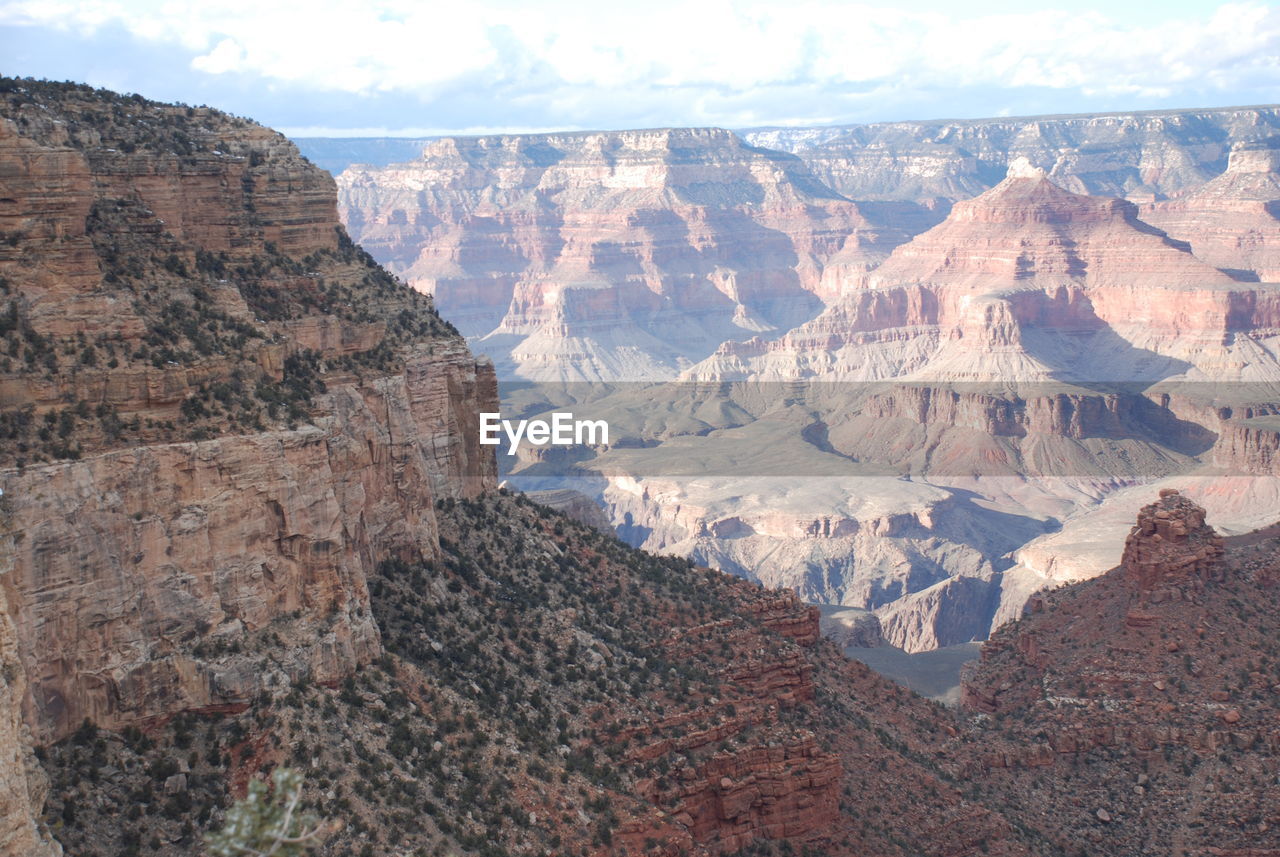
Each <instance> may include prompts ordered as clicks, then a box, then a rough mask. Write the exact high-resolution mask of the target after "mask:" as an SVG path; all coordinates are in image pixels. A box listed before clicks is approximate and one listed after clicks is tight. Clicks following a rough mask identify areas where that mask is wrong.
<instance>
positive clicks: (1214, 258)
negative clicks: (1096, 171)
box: [1142, 138, 1280, 283]
mask: <svg viewBox="0 0 1280 857" xmlns="http://www.w3.org/2000/svg"><path fill="white" fill-rule="evenodd" d="M1142 219H1143V220H1145V221H1147V222H1148V223H1151V224H1154V225H1155V226H1158V227H1160V228H1161V229H1163V230H1165V231H1166V232H1168V233H1169V234H1170V235H1171V236H1173V237H1174V238H1179V239H1181V240H1183V241H1186V242H1187V243H1188V244H1190V245H1191V249H1192V252H1194V253H1195V254H1196V255H1197V256H1198V257H1200V258H1201V259H1203V260H1205V261H1206V262H1208V263H1209V264H1211V265H1215V266H1217V267H1219V268H1222V269H1223V270H1225V271H1228V272H1229V273H1231V274H1232V275H1233V276H1235V277H1237V278H1239V279H1245V280H1261V281H1262V282H1264V283H1275V282H1280V140H1278V139H1276V138H1272V139H1269V140H1264V141H1260V142H1258V143H1254V144H1237V146H1236V147H1235V148H1234V149H1232V150H1231V156H1230V160H1229V161H1228V163H1227V170H1226V172H1225V173H1223V174H1222V175H1220V176H1218V177H1217V178H1215V179H1213V180H1212V181H1209V182H1206V183H1205V184H1203V185H1200V186H1199V187H1195V188H1192V189H1190V190H1188V191H1187V192H1186V193H1184V194H1180V195H1178V196H1177V197H1175V198H1174V199H1170V200H1167V201H1163V202H1157V203H1151V204H1148V205H1144V206H1143V209H1142Z"/></svg>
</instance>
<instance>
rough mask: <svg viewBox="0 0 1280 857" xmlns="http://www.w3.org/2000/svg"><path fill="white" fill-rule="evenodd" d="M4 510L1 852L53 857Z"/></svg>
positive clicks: (0, 533) (57, 851) (0, 553)
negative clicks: (26, 714) (26, 706)
mask: <svg viewBox="0 0 1280 857" xmlns="http://www.w3.org/2000/svg"><path fill="white" fill-rule="evenodd" d="M6 511H7V510H6V509H5V508H0V854H4V855H6V857H7V855H14V857H17V855H24V857H56V855H61V854H62V848H61V847H60V846H59V845H58V844H57V842H55V841H54V840H53V838H52V837H51V836H49V833H48V831H47V830H46V829H45V827H44V824H43V823H42V822H41V820H40V813H41V810H42V809H43V807H44V801H45V793H46V791H47V789H48V777H47V776H46V775H45V772H44V771H43V770H42V769H41V768H40V767H39V765H38V764H37V762H36V759H35V756H34V755H33V753H32V744H31V734H30V730H29V729H28V727H27V724H26V721H25V720H24V719H23V716H22V702H23V698H24V696H25V695H26V689H27V681H26V673H25V671H24V669H23V665H22V660H21V658H20V657H19V654H18V639H17V635H16V634H15V632H14V627H13V621H12V620H11V619H10V618H9V592H10V591H11V590H12V580H11V579H10V572H11V571H12V567H11V566H12V559H11V558H12V546H13V531H12V529H11V525H10V523H9V521H8V517H7V514H6Z"/></svg>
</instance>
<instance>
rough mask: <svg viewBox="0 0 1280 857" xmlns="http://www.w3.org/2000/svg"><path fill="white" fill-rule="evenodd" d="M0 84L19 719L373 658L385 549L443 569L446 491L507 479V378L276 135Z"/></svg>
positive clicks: (285, 679) (225, 120)
mask: <svg viewBox="0 0 1280 857" xmlns="http://www.w3.org/2000/svg"><path fill="white" fill-rule="evenodd" d="M0 99H2V100H0V175H2V176H3V182H4V188H5V193H4V194H3V197H4V198H3V200H2V201H0V225H2V228H3V229H4V232H5V235H6V241H4V242H3V244H0V291H3V295H2V296H0V304H3V306H4V308H5V311H4V316H3V318H4V322H3V325H2V333H3V336H4V345H5V348H4V354H5V356H4V357H2V358H0V431H2V432H3V436H4V437H5V442H4V444H3V446H0V456H2V462H0V463H2V464H3V467H4V469H3V470H0V487H2V488H3V492H4V500H5V501H6V503H7V504H8V505H7V518H8V525H9V526H11V527H12V531H13V533H14V534H15V535H14V538H13V539H12V540H9V541H7V542H6V544H5V546H4V547H5V557H4V560H5V568H6V571H5V574H4V575H3V586H4V590H5V594H6V610H5V616H4V622H5V625H4V627H5V628H6V629H12V633H13V638H12V642H13V645H14V646H16V656H17V663H18V664H20V669H19V668H18V667H16V666H14V664H10V665H9V666H10V667H11V668H13V669H14V670H16V673H15V675H16V676H18V677H20V678H21V681H18V680H17V679H16V678H15V679H14V681H13V682H10V683H9V684H8V685H7V689H6V692H7V693H8V694H9V695H10V696H11V697H16V696H20V698H21V703H22V704H21V710H22V714H23V720H24V722H25V724H26V728H28V729H29V730H30V731H31V732H32V733H33V734H34V737H35V740H36V741H38V742H40V743H45V742H48V741H50V740H56V739H59V738H62V737H65V736H67V735H68V734H70V733H71V732H72V731H73V730H75V729H76V728H77V727H78V726H80V725H81V724H82V723H83V722H85V721H92V722H94V723H95V724H97V725H99V726H104V727H110V728H115V729H119V728H123V727H126V726H146V725H148V724H152V723H156V722H161V721H164V720H166V719H167V718H169V717H171V716H173V715H174V713H175V712H179V711H184V710H186V711H192V710H233V709H237V708H243V707H244V706H245V705H246V704H247V702H248V701H249V700H250V699H252V698H253V697H254V696H255V695H256V694H258V693H259V692H261V691H264V690H266V689H267V688H269V687H272V686H274V685H287V684H288V683H289V682H290V681H304V680H305V681H329V682H332V681H337V680H338V679H340V678H342V677H343V676H345V675H348V674H350V673H351V672H352V671H353V670H354V669H355V668H356V667H357V666H358V665H360V664H363V663H367V662H368V661H370V660H371V659H373V658H374V657H376V656H377V655H378V653H379V652H380V651H381V647H380V642H379V632H378V628H377V626H376V624H375V623H374V621H373V619H372V617H371V615H370V609H369V596H368V590H367V583H366V581H367V578H368V575H369V574H371V573H372V570H373V568H374V566H375V564H376V563H377V562H378V561H380V560H382V559H384V558H385V557H387V556H389V555H399V556H406V557H421V556H433V555H435V554H436V552H437V551H438V549H439V548H438V544H437V541H436V521H435V517H434V512H433V506H434V502H435V500H437V499H439V498H442V497H459V496H471V495H473V494H475V493H478V492H480V491H483V490H486V489H490V488H492V487H493V485H494V483H495V479H494V476H495V473H494V466H493V462H492V459H491V457H488V456H485V455H483V454H482V453H481V450H480V447H479V445H478V431H477V425H478V416H477V412H478V411H479V410H481V409H483V408H484V407H491V405H489V404H488V403H490V402H493V401H494V400H495V399H496V386H495V383H494V377H493V374H492V369H491V368H490V367H489V366H488V365H486V364H478V363H477V362H476V361H475V360H474V359H473V358H472V357H471V355H470V354H469V353H468V352H467V350H466V348H465V346H464V345H463V343H462V341H461V339H460V338H458V337H457V336H456V334H454V333H452V332H451V329H450V328H449V327H448V325H446V324H444V323H442V322H441V321H440V320H439V318H438V317H437V316H436V315H435V313H434V311H433V310H432V309H431V306H430V302H429V301H428V300H427V299H425V298H423V297H422V296H421V295H417V294H415V293H414V292H412V291H411V290H409V289H408V288H407V287H405V286H403V285H401V284H399V283H397V282H396V281H394V280H393V279H392V278H390V277H389V276H388V275H387V274H386V273H385V272H383V271H382V270H380V269H379V268H378V267H377V266H376V265H375V264H374V263H373V262H372V261H371V260H370V259H369V258H368V256H367V255H365V254H364V253H363V252H362V251H360V250H359V249H358V248H356V247H354V245H352V244H351V242H350V241H349V239H348V238H347V237H346V234H345V232H344V231H343V229H342V227H341V225H340V224H339V223H338V220H337V206H336V196H335V190H334V186H333V183H332V180H331V179H330V178H329V177H328V176H326V175H325V174H324V173H321V172H320V171H318V170H316V169H315V168H314V167H311V166H310V165H309V164H307V163H306V162H305V161H304V160H303V159H302V158H301V157H300V156H299V155H298V153H297V150H296V149H295V148H294V147H293V146H292V145H291V144H290V143H288V142H287V141H286V140H285V139H284V138H283V137H281V136H279V135H278V134H276V133H274V132H272V131H269V130H267V129H265V128H262V127H261V126H258V125H255V124H253V123H251V122H247V121H245V120H242V119H237V118H234V117H230V116H227V115H225V114H222V113H219V112H217V111H213V110H209V109H206V108H185V107H180V106H177V107H175V106H171V105H159V104H155V103H152V102H148V101H145V100H143V99H141V98H136V97H133V98H126V97H122V96H118V95H114V94H112V93H106V92H102V91H95V90H92V89H89V88H87V87H77V86H72V85H59V84H46V83H40V82H33V81H13V80H5V81H3V82H2V83H0ZM10 671H11V670H10V669H8V668H7V669H6V676H8V675H9V673H10ZM20 688H25V691H22V690H18V689H20ZM7 710H8V711H10V712H11V711H12V709H7ZM11 750H12V747H11V745H6V752H10V751H11ZM6 770H7V771H8V770H11V769H10V768H8V767H6ZM33 793H34V792H33ZM13 853H27V852H22V851H18V852H13Z"/></svg>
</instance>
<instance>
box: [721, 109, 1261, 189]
mask: <svg viewBox="0 0 1280 857" xmlns="http://www.w3.org/2000/svg"><path fill="white" fill-rule="evenodd" d="M1277 130H1280V110H1277V108H1276V107H1275V106H1274V105H1271V106H1262V107H1232V108H1223V109H1217V110H1160V111H1136V112H1131V113H1103V114H1089V115H1079V116H1028V117H1012V118H1007V119H972V120H960V121H947V120H943V121H934V122H883V123H873V124H868V125H849V126H843V127H835V128H798V129H783V128H777V129H753V130H749V131H745V132H743V136H744V137H745V138H746V139H747V140H748V141H750V142H751V143H753V144H754V145H757V146H768V147H770V148H774V149H782V150H784V151H788V152H792V153H795V154H797V155H799V156H800V157H801V158H802V159H803V160H804V161H805V163H806V164H808V165H809V167H810V169H812V170H813V172H814V173H815V175H817V176H818V178H819V179H821V180H822V181H823V182H825V183H826V184H828V185H830V186H831V187H833V188H835V189H837V190H838V191H840V192H841V193H843V194H845V195H846V196H849V197H851V198H853V199H858V200H863V199H889V200H933V199H936V198H939V197H941V198H944V199H950V200H958V199H968V198H969V197H972V196H977V195H978V194H980V193H982V192H983V191H985V190H987V189H988V188H990V187H992V186H993V185H995V184H997V183H998V182H999V181H1000V180H1001V178H1003V176H1004V174H1005V170H1006V169H1007V167H1008V165H1009V164H1010V163H1012V162H1013V161H1014V160H1015V159H1017V158H1020V157H1021V158H1027V159H1028V160H1029V161H1031V163H1033V164H1034V165H1035V166H1037V167H1040V168H1042V169H1044V170H1046V171H1047V172H1048V173H1049V174H1050V175H1051V176H1053V178H1054V181H1056V182H1057V183H1059V184H1061V185H1063V186H1064V187H1066V188H1068V189H1070V190H1073V191H1076V192H1078V193H1088V194H1096V195H1100V196H1119V197H1125V196H1127V197H1130V198H1132V199H1134V200H1135V201H1141V200H1144V199H1146V200H1149V199H1151V198H1152V197H1153V196H1173V195H1175V194H1177V193H1178V192H1180V191H1184V190H1187V189H1190V188H1193V187H1195V186H1197V185H1200V184H1202V183H1204V182H1205V181H1208V180H1209V179H1211V178H1213V177H1214V176H1216V175H1218V174H1219V173H1221V172H1222V170H1223V169H1224V168H1225V167H1226V162H1227V157H1228V153H1229V152H1230V149H1231V146H1232V144H1233V143H1236V142H1252V141H1257V140H1263V139H1266V138H1267V137H1270V136H1273V135H1275V134H1276V133H1277Z"/></svg>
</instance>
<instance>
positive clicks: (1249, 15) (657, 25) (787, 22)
mask: <svg viewBox="0 0 1280 857" xmlns="http://www.w3.org/2000/svg"><path fill="white" fill-rule="evenodd" d="M939 8H946V7H945V6H939ZM0 24H10V25H14V24H17V25H28V26H42V27H48V28H54V29H60V30H64V31H71V32H75V33H81V34H85V33H93V32H95V31H97V30H99V29H100V28H102V27H105V26H108V25H113V26H117V27H121V28H124V29H125V30H127V31H128V32H130V33H132V34H133V35H134V36H136V37H137V38H140V39H144V40H147V41H151V42H155V43H159V44H167V45H178V46H181V47H182V48H184V49H185V50H187V51H188V52H189V54H190V57H191V58H190V60H189V62H190V66H191V68H193V69H195V70H196V71H198V72H201V73H204V74H208V75H222V74H230V73H242V74H248V75H253V76H258V77H261V78H264V79H265V80H266V81H267V82H268V83H270V82H277V83H282V84H291V85H296V86H302V87H304V88H308V89H311V90H315V91H321V92H333V93H348V94H361V95H368V94H377V93H411V94H413V95H415V96H417V97H419V98H421V99H422V100H424V101H426V102H431V100H432V99H433V98H436V97H439V96H441V94H442V93H447V92H451V91H456V90H459V89H466V90H469V91H484V90H488V92H489V94H490V95H492V94H493V93H494V92H497V91H499V90H500V92H501V98H503V99H506V100H507V101H508V102H510V103H511V104H515V105H522V106H525V107H529V106H533V107H536V106H538V105H542V106H543V107H544V108H545V110H546V112H547V115H548V116H549V117H552V116H554V117H556V118H557V119H558V120H563V119H564V118H566V117H570V116H573V115H583V116H585V114H586V112H587V111H589V110H590V109H591V107H592V105H599V104H601V103H605V102H611V103H613V104H614V105H615V106H616V105H617V103H618V102H619V100H621V99H630V100H633V101H634V102H635V103H637V104H644V103H647V102H648V101H649V99H650V98H651V97H652V96H654V95H655V94H659V95H660V94H662V93H666V94H667V97H671V96H672V94H673V93H677V92H683V93H685V95H684V101H683V104H682V109H683V110H684V111H685V112H686V113H694V114H696V113H698V112H699V111H701V112H703V113H706V114H707V118H708V119H709V120H710V121H712V122H721V123H726V122H733V121H737V122H738V123H739V124H741V123H742V121H743V120H744V119H745V120H746V121H750V119H749V117H750V116H752V115H756V114H760V115H761V117H762V118H769V119H770V121H778V119H779V117H778V116H777V115H776V114H777V111H778V107H777V104H776V102H778V101H780V100H785V97H786V96H785V94H786V93H794V92H800V91H803V92H804V93H807V94H808V95H809V96H812V97H811V98H810V100H811V101H813V100H817V97H818V96H820V95H821V93H823V92H831V93H833V96H832V97H833V99H836V100H838V101H839V103H840V106H839V108H837V109H833V110H832V112H833V113H836V114H838V113H840V112H847V108H848V105H849V104H851V103H856V102H858V101H859V100H860V99H873V98H879V99H885V98H888V97H890V96H904V95H909V94H911V93H918V92H925V91H946V90H956V89H958V88H964V87H975V88H976V87H986V88H995V89H1017V88H1047V89H1050V90H1060V91H1066V90H1070V91H1073V92H1077V93H1081V94H1084V95H1102V96H1114V95H1122V94H1130V95H1135V96H1140V97H1147V98H1161V97H1166V96H1169V95H1171V94H1176V93H1179V92H1182V91H1189V90H1195V91H1197V92H1214V91H1217V92H1224V93H1227V92H1231V91H1232V90H1233V89H1234V88H1238V87H1245V86H1248V87H1251V88H1253V89H1258V88H1260V87H1265V86H1267V85H1272V86H1275V87H1277V91H1280V10H1277V9H1276V8H1274V7H1271V6H1269V5H1264V4H1260V3H1252V2H1246V3H1228V4H1223V5H1221V6H1219V7H1217V8H1216V9H1214V10H1212V11H1211V12H1209V13H1207V14H1201V15H1199V16H1196V15H1186V16H1184V17H1181V18H1169V17H1162V18H1156V19H1153V20H1152V21H1151V22H1147V23H1144V22H1137V23H1133V22H1121V21H1118V20H1116V19H1115V18H1113V17H1110V16H1109V15H1107V14H1104V13H1101V12H1096V11H1093V12H1083V13H1079V12H1072V11H1069V10H1067V9H1054V8H1042V9H1039V10H1029V11H1026V12H1021V13H1018V14H985V15H972V16H967V17H966V16H965V15H963V14H960V13H945V12H904V11H898V10H895V9H893V8H889V7H886V6H876V5H870V4H858V3H838V2H831V0H821V2H819V0H796V2H792V3H787V4H782V3H778V2H776V0H769V2H765V0H707V2H700V3H695V4H688V3H682V2H675V0H650V2H645V3H633V4H627V5H622V4H619V3H601V2H581V0H554V2H544V3H537V4H534V3H529V2H524V3H521V2H518V0H473V2H468V3H457V2H456V0H451V2H448V3H445V2H438V0H435V2H431V1H430V0H428V2H415V0H370V2H363V3H353V2H350V0H310V2H308V3H307V4H306V5H305V7H301V6H294V5H293V4H276V3H263V2H261V0H205V2H189V0H148V2H123V0H121V2H110V0H82V2H65V0H8V2H5V0H0ZM769 93H772V94H773V95H772V96H771V100H772V101H773V102H775V103H774V106H772V107H770V108H768V110H767V111H766V110H765V109H764V108H763V107H761V106H760V105H762V104H764V103H765V96H766V95H768V94H769ZM729 104H732V105H733V107H732V110H729V109H728V108H726V105H729ZM809 109H810V110H811V108H809ZM762 111H763V112H762ZM766 113H767V114H768V115H767V116H766V115H765V114H766ZM584 121H588V122H589V121H590V119H589V118H588V119H585V120H584Z"/></svg>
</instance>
